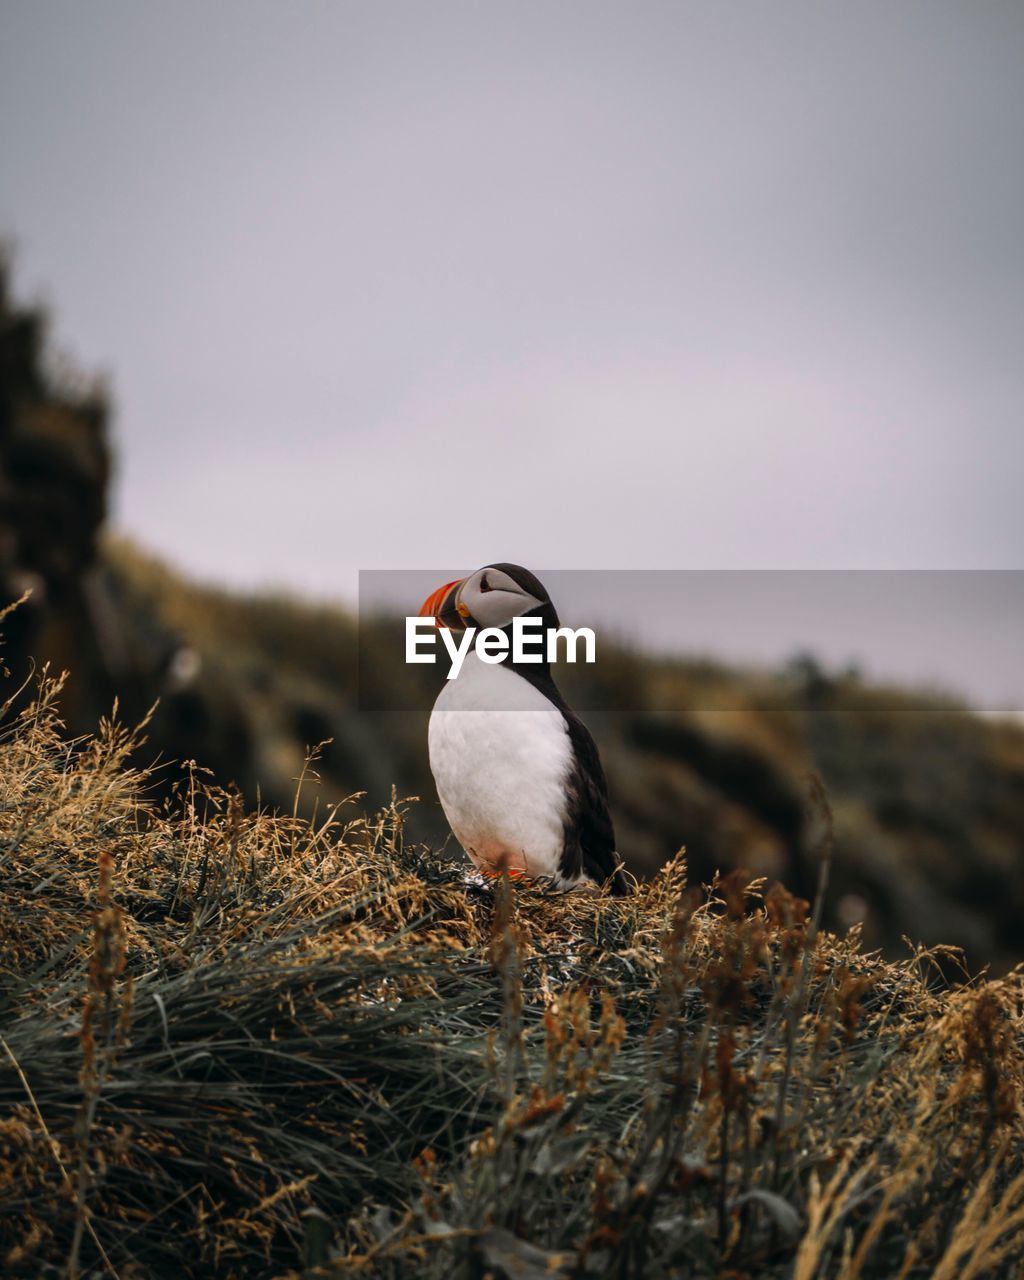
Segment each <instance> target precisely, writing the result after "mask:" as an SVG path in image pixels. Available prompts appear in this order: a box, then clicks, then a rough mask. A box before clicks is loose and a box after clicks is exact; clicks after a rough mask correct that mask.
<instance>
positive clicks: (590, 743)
mask: <svg viewBox="0 0 1024 1280" xmlns="http://www.w3.org/2000/svg"><path fill="white" fill-rule="evenodd" d="M559 701H560V702H561V707H560V710H561V712H562V715H563V716H564V717H565V722H566V724H567V726H568V728H569V740H570V742H571V744H572V754H573V765H572V772H571V773H570V774H569V777H568V779H567V780H566V788H567V791H568V806H567V808H566V815H565V847H564V849H563V850H562V861H561V872H562V875H564V876H566V877H567V878H570V879H571V878H573V877H575V876H578V875H579V874H580V873H581V872H582V873H583V874H584V875H587V876H589V877H590V879H591V880H596V881H597V883H598V884H601V885H603V884H607V885H608V888H609V889H610V891H611V892H612V893H613V894H615V895H616V896H617V897H622V896H624V895H625V894H628V893H629V881H628V880H627V879H626V877H625V875H624V874H623V871H622V860H621V859H620V858H619V855H618V854H617V853H616V852H615V830H614V828H613V826H612V819H611V814H610V813H609V812H608V783H607V782H606V781H605V776H604V769H603V768H602V767H601V757H600V756H599V755H598V753H597V744H596V743H595V742H594V739H593V738H592V737H591V736H590V731H589V729H588V728H587V726H586V725H585V724H584V723H583V721H582V720H581V719H580V718H579V716H577V715H576V714H575V712H573V711H572V710H571V708H569V707H567V706H566V705H565V703H564V701H562V700H561V699H559Z"/></svg>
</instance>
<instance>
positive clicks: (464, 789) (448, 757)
mask: <svg viewBox="0 0 1024 1280" xmlns="http://www.w3.org/2000/svg"><path fill="white" fill-rule="evenodd" d="M420 616H421V617H433V618H434V620H435V622H436V624H437V625H438V626H442V627H449V628H452V629H453V630H459V629H465V628H467V627H471V626H475V627H478V628H484V627H497V628H499V629H501V630H502V631H505V632H506V633H507V634H508V635H509V645H508V649H507V652H506V654H505V656H504V657H503V658H502V660H501V661H500V662H497V663H495V662H493V661H492V662H484V661H483V660H482V659H481V658H480V657H479V656H478V654H477V653H476V650H475V648H474V649H471V650H470V652H469V653H468V654H467V655H466V658H465V660H464V662H463V664H462V667H461V670H460V671H459V673H458V675H457V676H456V677H455V678H454V679H451V680H448V681H446V683H445V687H444V688H443V689H442V690H441V693H440V694H439V695H438V698H437V701H436V702H435V703H434V708H433V711H432V712H431V715H430V723H429V727H428V733H427V739H428V748H429V754H430V768H431V772H432V773H433V775H434V781H435V783H436V784H437V793H438V797H439V798H440V801H441V807H442V809H443V810H444V813H445V817H446V818H447V819H448V823H449V825H450V827H451V829H452V832H453V833H454V835H455V838H456V839H457V840H458V842H459V844H460V845H461V846H462V847H463V849H464V850H465V852H466V853H467V854H468V856H469V858H470V860H471V861H472V862H473V864H474V865H475V866H476V868H477V870H478V871H480V872H481V873H483V874H484V875H486V876H492V877H493V876H494V875H497V874H500V873H501V872H503V871H505V872H507V873H508V874H509V876H510V877H520V876H523V877H527V878H529V879H535V880H539V881H544V882H548V883H551V884H553V885H554V886H555V887H556V888H558V889H560V890H570V889H578V888H603V889H606V890H607V891H608V892H609V893H611V894H613V895H615V896H624V895H626V894H628V893H629V892H630V885H629V881H628V880H627V878H626V875H625V872H624V869H623V864H622V860H621V858H620V857H619V855H618V853H617V852H616V848H615V832H614V829H613V826H612V820H611V815H610V814H609V812H608V784H607V782H606V781H605V776H604V769H603V768H602V767H601V757H600V756H599V754H598V750H597V746H596V744H595V742H594V739H593V738H592V737H591V736H590V733H589V731H588V730H587V728H586V726H585V725H584V724H583V721H582V720H580V718H579V716H577V715H576V713H575V712H574V711H573V710H572V708H571V707H570V706H569V705H568V703H567V702H566V701H565V699H564V698H563V697H562V695H561V693H560V692H559V689H558V687H557V685H556V684H555V681H554V678H553V677H552V675H551V668H550V664H549V663H548V661H547V658H546V645H544V646H542V647H543V649H544V657H543V660H542V661H539V662H538V661H533V662H516V661H515V660H514V654H513V648H512V642H511V641H512V637H511V629H512V624H513V619H515V618H540V619H541V621H542V623H543V634H544V635H545V636H546V635H547V632H548V628H551V627H558V626H559V621H558V614H557V612H556V611H555V606H554V605H553V604H552V603H551V598H550V596H549V595H548V593H547V591H546V590H545V588H544V586H543V584H542V583H541V582H540V580H539V579H538V578H537V577H536V575H535V574H533V573H531V572H530V571H529V570H528V569H524V568H523V567H522V566H521V565H516V564H507V563H500V564H490V565H486V566H485V567H484V568H482V569H478V570H477V571H476V572H475V573H473V574H470V576H469V577H468V578H459V579H456V580H455V581H454V582H448V583H445V584H444V586H442V587H439V588H438V589H437V590H436V591H434V592H433V593H432V594H431V595H429V596H428V597H427V599H426V600H425V601H424V603H423V606H422V608H421V609H420ZM534 635H535V632H531V641H532V639H533V636H534Z"/></svg>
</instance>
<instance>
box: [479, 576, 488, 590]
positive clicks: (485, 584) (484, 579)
mask: <svg viewBox="0 0 1024 1280" xmlns="http://www.w3.org/2000/svg"><path fill="white" fill-rule="evenodd" d="M480 590H481V591H490V590H491V584H490V583H489V582H488V581H487V574H486V573H485V574H484V576H483V577H482V578H481V579H480Z"/></svg>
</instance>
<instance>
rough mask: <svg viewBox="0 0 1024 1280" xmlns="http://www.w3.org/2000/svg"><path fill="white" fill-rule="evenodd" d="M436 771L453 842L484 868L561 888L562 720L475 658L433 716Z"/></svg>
mask: <svg viewBox="0 0 1024 1280" xmlns="http://www.w3.org/2000/svg"><path fill="white" fill-rule="evenodd" d="M428 742H429V747H430V767H431V769H432V771H433V774H434V780H435V782H436V783H437V793H438V795H439V796H440V798H441V805H442V807H443V809H444V812H445V816H446V817H447V819H448V822H449V824H450V825H451V828H452V831H454V833H455V837H456V839H457V840H458V841H459V843H460V844H461V845H462V847H463V848H464V849H465V851H466V853H467V854H468V855H469V856H470V858H472V860H473V861H474V862H475V863H476V864H477V866H480V867H484V868H487V867H495V866H496V867H501V866H511V867H519V868H521V869H522V870H524V871H526V872H527V873H528V874H529V875H533V876H551V877H552V878H554V879H555V880H556V881H558V882H559V883H561V884H565V883H568V882H566V881H563V879H562V877H561V876H560V875H559V871H558V863H559V859H560V858H561V855H562V848H563V844H564V842H565V813H566V792H565V785H566V780H567V778H568V776H569V771H570V767H571V764H572V747H571V744H570V741H569V730H568V727H567V726H566V723H565V720H564V718H563V716H562V713H561V712H560V711H559V710H558V708H557V707H556V706H554V705H553V704H552V703H551V702H549V701H548V699H547V698H545V697H544V695H543V694H542V693H540V692H539V691H538V690H537V689H535V688H534V687H533V685H531V684H530V683H529V681H527V680H524V679H523V678H522V676H519V675H517V674H516V673H515V672H514V671H510V670H509V669H508V668H507V667H504V666H500V665H491V664H488V663H485V662H481V660H480V659H479V658H478V657H477V655H476V654H475V653H470V654H469V655H468V657H467V658H466V660H465V662H464V663H463V667H462V670H461V672H460V673H459V675H458V677H457V679H455V680H450V681H448V683H447V684H446V685H445V687H444V689H443V690H442V691H441V693H440V695H439V697H438V699H437V701H436V702H435V704H434V710H433V712H432V714H431V716H430V728H429V732H428Z"/></svg>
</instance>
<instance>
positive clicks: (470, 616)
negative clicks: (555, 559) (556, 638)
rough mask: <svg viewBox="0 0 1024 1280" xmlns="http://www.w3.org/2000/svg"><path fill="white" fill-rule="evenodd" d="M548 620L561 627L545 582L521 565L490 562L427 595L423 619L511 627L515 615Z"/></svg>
mask: <svg viewBox="0 0 1024 1280" xmlns="http://www.w3.org/2000/svg"><path fill="white" fill-rule="evenodd" d="M527 614H529V615H530V616H531V617H540V618H543V619H544V624H545V626H548V627H557V626H558V615H557V614H556V613H555V607H554V605H553V604H552V603H551V598H550V596H549V595H548V593H547V591H546V590H545V589H544V585H543V583H542V582H541V581H540V579H539V578H537V577H536V575H534V574H532V573H531V572H530V571H529V569H524V568H523V567H522V565H518V564H489V565H486V566H485V567H484V568H483V569H477V571H476V573H471V574H470V575H469V577H468V578H456V579H455V581H454V582H446V583H445V584H444V586H443V587H438V589H437V590H436V591H434V592H432V593H431V594H430V595H429V596H427V598H426V600H424V602H423V607H422V609H420V617H421V618H436V619H437V621H438V624H439V625H440V626H442V627H451V628H453V629H456V628H464V627H507V626H508V625H509V623H510V622H511V621H512V619H513V618H522V617H525V616H526V615H527Z"/></svg>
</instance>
